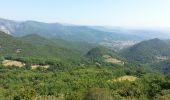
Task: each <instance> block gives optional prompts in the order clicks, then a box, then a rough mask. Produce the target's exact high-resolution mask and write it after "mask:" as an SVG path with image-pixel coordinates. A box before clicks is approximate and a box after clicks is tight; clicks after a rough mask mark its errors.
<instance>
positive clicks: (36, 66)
mask: <svg viewBox="0 0 170 100" xmlns="http://www.w3.org/2000/svg"><path fill="white" fill-rule="evenodd" d="M49 67H50V66H49V65H43V66H42V65H32V66H31V69H37V68H44V69H47V68H49Z"/></svg>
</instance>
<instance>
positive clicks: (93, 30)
mask: <svg viewBox="0 0 170 100" xmlns="http://www.w3.org/2000/svg"><path fill="white" fill-rule="evenodd" d="M0 30H1V31H4V32H6V33H8V34H11V35H13V36H15V37H21V36H25V35H29V34H38V35H40V36H44V37H47V38H53V39H56V38H57V39H64V40H69V41H85V42H91V43H99V42H103V41H112V40H136V41H141V40H146V39H151V38H156V37H157V38H163V36H162V34H164V33H165V32H163V31H152V30H148V29H147V30H144V29H143V30H141V29H125V28H117V27H105V26H78V25H71V24H61V23H44V22H37V21H14V20H7V19H2V18H1V19H0ZM166 35H167V34H166ZM168 37H170V36H169V35H167V37H166V38H168ZM164 38H165V37H164Z"/></svg>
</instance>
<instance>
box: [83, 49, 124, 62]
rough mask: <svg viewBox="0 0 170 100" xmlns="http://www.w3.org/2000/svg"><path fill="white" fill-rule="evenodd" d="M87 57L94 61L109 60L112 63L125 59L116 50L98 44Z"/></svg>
mask: <svg viewBox="0 0 170 100" xmlns="http://www.w3.org/2000/svg"><path fill="white" fill-rule="evenodd" d="M85 57H87V58H89V59H90V60H91V61H94V62H108V63H112V64H118V63H119V64H120V63H122V60H124V59H123V58H122V57H121V56H120V55H118V54H117V53H116V52H115V51H113V50H110V49H108V48H105V47H103V46H97V47H95V48H92V49H91V50H89V51H88V52H87V54H86V55H85Z"/></svg>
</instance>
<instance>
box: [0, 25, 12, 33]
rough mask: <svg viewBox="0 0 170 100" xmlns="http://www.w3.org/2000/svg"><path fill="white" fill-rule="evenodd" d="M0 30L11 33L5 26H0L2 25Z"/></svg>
mask: <svg viewBox="0 0 170 100" xmlns="http://www.w3.org/2000/svg"><path fill="white" fill-rule="evenodd" d="M0 31H2V32H4V33H6V34H11V33H10V31H9V30H8V29H7V28H6V27H5V26H2V25H0Z"/></svg>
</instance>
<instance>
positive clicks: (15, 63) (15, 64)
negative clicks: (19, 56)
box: [2, 60, 25, 67]
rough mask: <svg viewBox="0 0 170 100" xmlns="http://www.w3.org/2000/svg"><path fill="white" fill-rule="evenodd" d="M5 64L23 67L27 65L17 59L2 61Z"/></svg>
mask: <svg viewBox="0 0 170 100" xmlns="http://www.w3.org/2000/svg"><path fill="white" fill-rule="evenodd" d="M2 65H3V66H17V67H23V66H25V64H24V63H22V62H19V61H15V60H4V61H2Z"/></svg>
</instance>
